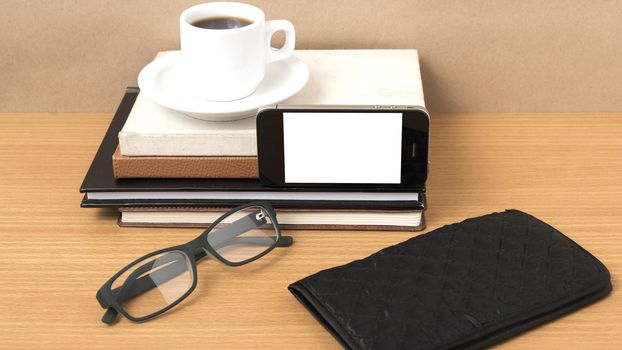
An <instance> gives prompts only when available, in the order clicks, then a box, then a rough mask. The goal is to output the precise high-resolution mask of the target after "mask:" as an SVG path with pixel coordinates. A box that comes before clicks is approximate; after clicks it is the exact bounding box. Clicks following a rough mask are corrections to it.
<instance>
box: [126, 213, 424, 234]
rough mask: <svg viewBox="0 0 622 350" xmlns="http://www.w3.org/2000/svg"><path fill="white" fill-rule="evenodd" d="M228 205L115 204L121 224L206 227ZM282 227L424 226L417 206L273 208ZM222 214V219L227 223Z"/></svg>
mask: <svg viewBox="0 0 622 350" xmlns="http://www.w3.org/2000/svg"><path fill="white" fill-rule="evenodd" d="M228 210H229V209H228V208H209V207H208V208H183V207H182V208H172V207H164V208H154V207H122V208H119V211H120V212H121V218H120V220H119V224H120V225H121V226H151V227H154V226H155V227H203V228H205V227H207V226H209V225H210V224H211V223H213V222H214V221H216V220H218V218H220V217H221V216H222V215H223V214H225V213H226V212H227V211H228ZM276 211H277V220H278V222H279V225H280V226H281V228H283V229H291V230H293V229H329V230H374V231H379V230H387V231H388V230H400V231H402V230H407V231H415V230H422V229H423V228H424V222H423V221H424V214H423V211H421V210H352V209H341V210H338V209H277V210H276ZM228 219H229V218H226V219H225V220H223V223H230V222H231V220H228Z"/></svg>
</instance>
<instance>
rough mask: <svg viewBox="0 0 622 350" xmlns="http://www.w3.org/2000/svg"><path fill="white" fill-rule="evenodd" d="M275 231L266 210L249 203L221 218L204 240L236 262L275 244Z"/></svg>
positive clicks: (230, 260) (252, 256)
mask: <svg viewBox="0 0 622 350" xmlns="http://www.w3.org/2000/svg"><path fill="white" fill-rule="evenodd" d="M277 232H278V231H277V229H276V227H275V225H274V223H273V222H272V220H271V218H270V216H269V215H268V213H267V212H266V209H264V208H262V207H259V206H252V207H247V208H243V209H241V210H239V211H237V212H235V213H232V214H231V215H229V216H227V217H226V218H224V219H223V221H222V222H220V223H219V225H217V226H216V227H215V228H213V229H212V231H210V232H209V233H208V234H207V241H208V242H209V244H210V245H211V246H212V248H214V250H216V252H217V253H218V254H219V255H220V256H221V257H222V258H223V259H225V260H228V261H229V262H233V263H237V262H242V261H245V260H248V259H251V258H254V257H256V256H258V255H260V254H262V253H263V252H265V251H266V250H268V249H270V248H271V247H273V246H274V245H276V242H277V240H278V236H277Z"/></svg>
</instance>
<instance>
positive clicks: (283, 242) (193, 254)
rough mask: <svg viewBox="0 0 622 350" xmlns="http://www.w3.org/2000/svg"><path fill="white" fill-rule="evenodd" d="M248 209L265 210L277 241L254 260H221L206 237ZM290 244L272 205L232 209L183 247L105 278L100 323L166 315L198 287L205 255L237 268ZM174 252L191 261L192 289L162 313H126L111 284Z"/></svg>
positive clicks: (99, 294)
mask: <svg viewBox="0 0 622 350" xmlns="http://www.w3.org/2000/svg"><path fill="white" fill-rule="evenodd" d="M249 207H260V208H262V209H265V211H266V213H267V216H268V217H269V218H270V220H271V222H272V226H274V229H275V235H276V239H275V240H274V243H272V244H271V245H270V246H269V247H268V248H266V250H265V251H263V252H262V253H260V254H258V255H256V256H254V257H251V258H249V259H246V260H243V261H238V262H232V261H229V260H227V259H225V258H224V257H222V256H221V255H220V254H218V252H217V251H216V249H214V247H212V245H211V244H210V243H209V240H208V238H207V236H208V234H209V233H210V232H211V231H212V230H213V229H214V228H215V227H216V226H217V225H218V224H220V223H221V222H222V221H223V220H224V219H226V218H227V217H229V216H231V215H232V214H234V213H237V212H238V211H240V210H243V209H245V208H249ZM292 244H293V238H292V237H291V236H282V235H281V230H280V228H279V224H278V221H277V218H276V212H275V211H274V208H272V206H271V205H270V204H269V203H266V202H253V203H248V204H244V205H241V206H238V207H235V208H233V209H231V210H230V211H228V212H227V213H225V214H224V215H222V216H221V217H220V218H218V220H216V221H214V222H213V223H212V224H211V225H210V226H209V227H208V228H207V229H205V230H204V231H203V232H202V233H201V234H200V235H199V236H198V237H196V238H195V239H193V240H191V241H189V242H187V243H185V244H180V245H176V246H172V247H168V248H164V249H159V250H156V251H154V252H151V253H149V254H146V255H144V256H142V257H140V258H138V259H136V260H134V261H133V262H132V263H130V264H128V265H127V266H125V267H124V268H122V269H121V270H119V272H117V273H116V274H115V275H114V276H112V277H111V278H110V279H108V281H106V283H104V284H103V285H102V286H101V287H100V288H99V290H98V291H97V295H96V297H97V301H98V302H99V304H100V305H101V307H102V308H103V309H106V313H105V314H104V317H103V318H102V322H104V323H107V324H111V323H114V321H115V320H116V318H117V315H118V314H121V315H123V316H124V317H125V318H127V319H128V320H130V321H132V322H144V321H148V320H150V319H153V318H155V317H157V316H159V315H161V314H163V313H165V312H166V311H168V310H170V309H172V308H173V307H175V306H177V305H178V304H179V303H181V302H182V301H183V300H184V299H186V298H187V297H188V295H190V294H191V293H192V292H193V291H194V290H195V288H196V286H197V262H198V261H200V260H201V259H203V258H204V257H206V256H208V255H209V256H210V257H213V258H215V259H216V260H217V261H219V262H220V263H222V264H225V265H227V266H232V267H237V266H242V265H245V264H248V263H250V262H253V261H255V260H257V259H259V258H261V257H263V256H264V255H266V254H268V253H270V252H271V251H272V249H274V248H275V247H277V246H278V247H289V246H291V245H292ZM174 251H180V252H182V253H183V254H185V255H186V257H187V258H188V261H189V262H190V266H191V267H192V286H190V288H189V289H188V291H187V292H186V293H184V294H183V295H182V296H181V297H179V298H178V299H177V300H176V301H174V302H173V303H171V304H169V305H167V306H165V307H164V308H162V309H161V310H158V311H156V312H153V313H151V314H149V315H146V316H142V317H134V316H132V315H130V314H129V313H127V312H126V311H125V310H124V309H123V307H122V306H121V303H120V302H119V300H117V298H116V297H115V295H114V294H113V293H112V284H113V283H114V282H115V281H116V280H117V278H119V277H120V276H121V275H123V274H124V273H125V272H127V271H128V270H129V269H131V268H133V267H134V266H136V265H137V264H139V263H140V262H141V261H144V260H147V259H149V258H151V257H153V256H156V255H159V254H162V253H167V252H174ZM154 287H155V286H154Z"/></svg>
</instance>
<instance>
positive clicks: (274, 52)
mask: <svg viewBox="0 0 622 350" xmlns="http://www.w3.org/2000/svg"><path fill="white" fill-rule="evenodd" d="M279 30H282V31H284V32H285V44H284V45H283V47H282V48H280V49H274V48H272V47H271V46H270V39H271V38H272V35H273V34H274V33H276V32H278V31H279ZM295 43H296V31H295V30H294V25H293V24H292V22H290V21H288V20H284V19H276V20H272V21H267V22H266V48H267V63H270V62H275V61H280V60H284V59H286V58H288V57H289V56H291V55H292V53H294V45H295Z"/></svg>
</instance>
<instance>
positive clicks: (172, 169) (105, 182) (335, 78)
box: [80, 50, 425, 230]
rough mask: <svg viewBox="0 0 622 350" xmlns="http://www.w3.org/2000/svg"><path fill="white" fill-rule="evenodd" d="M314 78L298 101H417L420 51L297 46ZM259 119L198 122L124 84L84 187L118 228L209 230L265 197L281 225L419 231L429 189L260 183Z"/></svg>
mask: <svg viewBox="0 0 622 350" xmlns="http://www.w3.org/2000/svg"><path fill="white" fill-rule="evenodd" d="M296 55H297V56H298V57H299V58H300V59H302V60H303V61H304V62H305V63H306V64H307V66H308V67H309V71H310V80H309V82H308V83H307V85H306V86H305V88H303V90H302V91H300V92H299V93H298V94H297V95H295V96H294V97H292V98H290V99H289V100H287V102H288V103H291V104H298V105H336V104H348V105H353V104H365V105H373V104H387V105H419V106H425V105H424V102H423V90H422V87H421V77H420V72H419V62H418V57H417V52H416V50H306V51H304V50H303V51H297V53H296ZM257 172H258V170H257V145H256V133H255V118H254V117H250V118H246V119H242V120H237V121H229V122H209V121H205V120H199V119H194V118H192V117H189V116H186V115H184V114H183V113H181V112H178V111H173V110H170V109H167V108H164V107H161V106H159V105H157V104H156V103H154V102H152V101H151V100H149V99H148V98H147V97H146V96H144V95H142V94H141V93H140V91H139V90H138V89H137V88H128V89H127V91H126V93H125V96H124V97H123V100H122V101H121V104H120V105H119V108H118V110H117V112H116V114H115V116H114V118H113V120H112V122H111V124H110V127H109V129H108V131H107V133H106V135H105V137H104V139H103V141H102V143H101V146H100V148H99V150H98V151H97V154H96V156H95V158H94V160H93V163H92V164H91V167H90V169H89V171H88V173H87V175H86V177H85V179H84V181H83V183H82V186H81V188H80V191H81V192H83V193H85V195H84V198H83V200H82V203H81V205H82V207H115V208H118V210H119V212H120V220H119V224H120V225H122V226H160V227H167V226H169V227H204V226H206V225H209V224H210V223H211V222H213V221H214V220H216V219H217V218H218V217H219V216H220V215H222V214H223V213H224V212H226V211H227V210H229V209H230V208H231V207H234V206H237V205H241V204H246V203H248V202H253V201H268V202H270V203H271V204H272V205H273V206H274V207H275V209H276V211H277V215H278V220H279V223H280V224H281V225H282V226H283V228H285V229H288V228H290V229H349V230H420V229H422V228H423V227H424V210H425V188H424V187H422V188H418V189H403V190H400V189H397V190H396V189H392V190H387V189H381V188H378V189H365V190H356V189H346V188H344V189H335V188H331V189H321V188H320V189H318V188H271V187H264V186H262V185H261V183H260V182H259V180H258V178H257V177H258V173H257Z"/></svg>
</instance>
